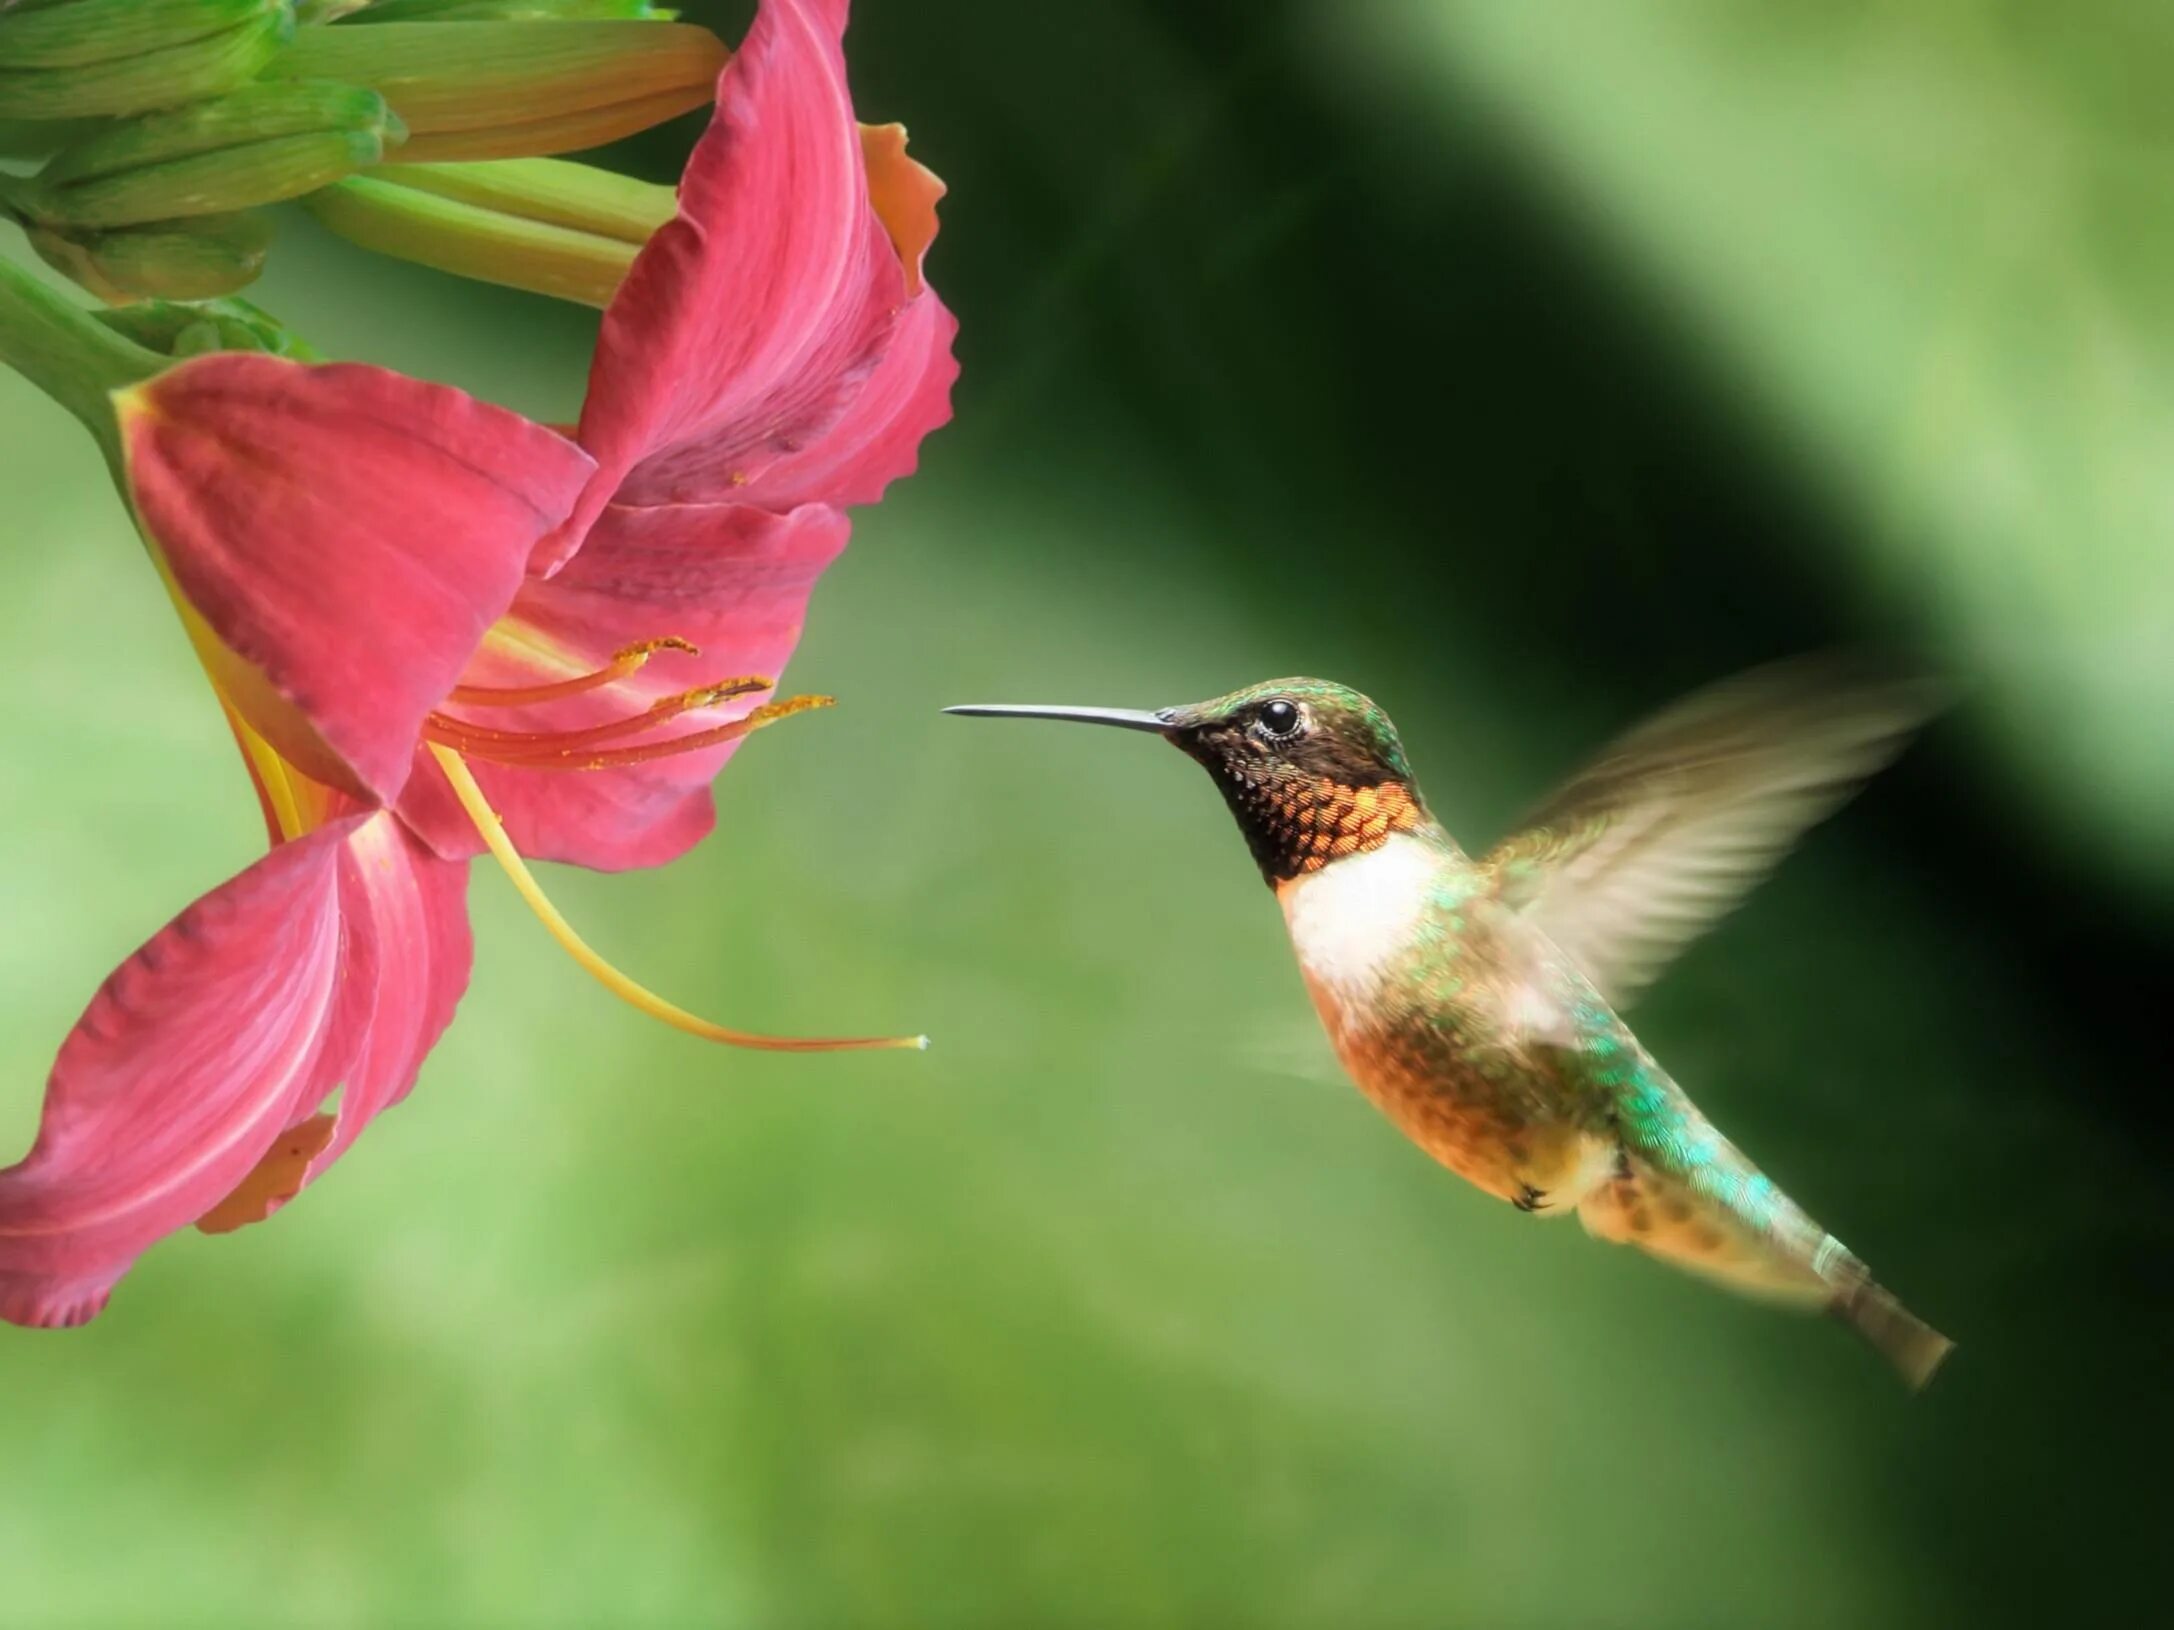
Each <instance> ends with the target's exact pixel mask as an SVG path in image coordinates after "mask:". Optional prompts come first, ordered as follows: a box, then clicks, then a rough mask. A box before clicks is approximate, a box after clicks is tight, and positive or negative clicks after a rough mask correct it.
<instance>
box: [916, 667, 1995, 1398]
mask: <svg viewBox="0 0 2174 1630" xmlns="http://www.w3.org/2000/svg"><path fill="white" fill-rule="evenodd" d="M1938 700H1939V696H1938V692H1937V690H1936V688H1935V687H1934V686H1932V685H1931V684H1929V683H1928V682H1924V681H1920V680H1914V679H1909V678H1903V677H1897V676H1893V675H1884V674H1879V673H1875V672H1872V671H1869V670H1867V669H1865V668H1864V667H1863V666H1862V665H1859V664H1855V663H1852V662H1849V661H1847V660H1843V659H1837V658H1817V657H1815V658H1797V659H1793V660H1790V661H1785V662H1781V663H1776V664H1772V665H1770V666H1768V667H1766V668H1762V669H1755V670H1753V671H1752V672H1750V673H1747V674H1743V675H1740V676H1738V677H1737V678H1735V679H1733V680H1728V681H1724V682H1722V683H1720V684H1717V685H1714V686H1711V687H1709V688H1708V689H1706V690H1703V691H1700V692H1698V693H1695V694H1694V695H1692V696H1691V697H1689V698H1688V699H1686V700H1684V701H1681V702H1678V703H1676V704H1675V705H1673V706H1671V707H1669V708H1666V709H1664V710H1663V711H1662V712H1660V713H1659V714H1657V715H1655V716H1654V717H1652V718H1651V719H1649V720H1647V721H1646V722H1645V723H1643V724H1640V725H1638V726H1636V727H1634V728H1633V729H1631V730H1630V731H1629V732H1628V733H1626V734H1624V735H1623V736H1621V737H1619V738H1617V739H1616V740H1615V741H1614V742H1613V743H1611V744H1610V745H1609V746H1607V747H1606V748H1604V749H1603V750H1602V751H1601V752H1600V753H1599V754H1598V756H1597V757H1595V758H1594V759H1593V760H1592V761H1591V762H1590V763H1588V764H1587V765H1586V766H1585V767H1584V768H1583V769H1582V770H1581V771H1579V772H1578V773H1577V774H1575V775H1573V776H1572V777H1571V778H1570V779H1569V780H1568V781H1567V782H1565V783H1564V784H1563V785H1562V786H1561V787H1560V788H1559V789H1558V790H1557V791H1556V792H1555V793H1554V794H1553V795H1552V796H1550V797H1549V798H1547V799H1546V800H1544V801H1543V802H1542V803H1541V804H1540V805H1539V807H1538V808H1537V809H1535V810H1534V811H1533V812H1532V814H1531V815H1530V816H1529V817H1528V818H1527V819H1526V820H1525V822H1524V823H1523V824H1522V825H1521V826H1520V827H1519V828H1518V829H1517V830H1516V831H1514V832H1513V833H1512V834H1511V835H1510V836H1509V837H1507V838H1505V839H1504V840H1503V841H1502V842H1500V843H1498V844H1497V845H1496V846H1495V847H1494V848H1493V849H1492V850H1490V851H1488V852H1487V853H1486V854H1484V855H1481V856H1477V857H1475V856H1473V855H1471V854H1468V853H1467V852H1466V851H1465V850H1464V849H1462V848H1460V847H1459V846H1458V844H1457V843H1456V841H1455V840H1454V839H1453V838H1451V837H1450V835H1449V833H1448V831H1447V830H1445V829H1444V827H1443V826H1442V824H1441V822H1439V821H1438V820H1436V819H1435V817H1434V814H1433V812H1432V810H1431V809H1430V808H1429V806H1428V803H1427V800H1426V798H1425V796H1424V795H1423V794H1422V793H1421V791H1420V788H1419V782H1418V780H1417V778H1416V777H1415V776H1414V775H1413V773H1412V769H1411V765H1410V763H1409V761H1408V760H1407V759H1406V757H1405V753H1404V746H1403V743H1402V742H1401V741H1400V740H1399V739H1398V736H1397V731H1396V726H1395V725H1394V724H1392V723H1391V722H1390V720H1389V716H1388V715H1387V714H1386V713H1385V712H1383V711H1382V709H1381V708H1380V707H1378V706H1377V705H1376V704H1375V703H1373V702H1372V701H1370V700H1369V699H1368V698H1366V697H1365V696H1362V695H1360V694H1359V693H1358V692H1357V691H1355V690H1350V689H1347V688H1346V687H1345V686H1342V685H1337V684H1332V683H1330V682H1329V681H1327V680H1323V679H1275V680H1270V681H1268V682H1267V683H1265V684H1259V685H1251V686H1248V687H1247V688H1245V689H1243V690H1237V691H1232V692H1231V693H1230V694H1229V695H1227V696H1219V697H1216V698H1215V699H1214V700H1212V701H1207V702H1196V703H1192V704H1190V705H1186V706H1179V707H1166V708H1161V709H1158V710H1156V711H1153V712H1140V711H1132V710H1127V709H1121V708H1102V707H1045V706H1036V705H1010V704H1001V705H999V704H989V705H976V706H967V707H953V708H947V709H945V711H946V712H948V713H962V714H970V715H980V716H1001V717H1009V718H1032V719H1063V720H1070V721H1074V722H1077V723H1081V724H1095V725H1108V726H1114V727H1116V728H1118V729H1122V730H1138V731H1145V732H1148V733H1150V734H1153V735H1158V736H1161V737H1162V738H1163V739H1164V740H1165V741H1167V742H1169V743H1170V744H1171V745H1172V746H1174V747H1176V748H1178V749H1179V750H1180V751H1181V752H1183V753H1185V754H1186V755H1188V756H1189V757H1191V758H1193V759H1194V760H1196V761H1197V762H1198V763H1199V764H1200V765H1202V766H1203V767H1204V768H1205V769H1206V770H1207V772H1208V774H1209V776H1210V777H1211V778H1212V779H1213V781H1214V782H1215V784H1216V786H1217V788H1218V789H1220V791H1221V792H1222V794H1223V798H1224V801H1225V802H1226V803H1227V804H1228V805H1229V807H1230V812H1231V814H1232V815H1233V816H1234V817H1236V819H1237V823H1238V829H1239V831H1240V832H1241V833H1242V834H1243V835H1244V838H1245V842H1246V847H1247V848H1248V850H1250V851H1251V853H1252V857H1253V860H1254V863H1255V864H1256V865H1257V866H1258V867H1259V868H1260V873H1261V876H1262V878H1263V879H1264V880H1265V881H1266V882H1267V884H1268V886H1269V888H1271V889H1272V890H1273V891H1274V892H1275V895H1276V899H1277V902H1278V903H1279V904H1280V905H1281V906H1282V908H1283V917H1284V922H1285V925H1286V926H1287V928H1288V930H1289V933H1290V938H1291V944H1292V948H1293V950H1294V951H1295V952H1296V953H1297V958H1298V965H1299V969H1300V972H1301V974H1302V975H1303V977H1304V980H1305V984H1306V988H1307V991H1308V993H1309V994H1310V995H1311V996H1312V998H1313V1005H1314V1008H1315V1010H1316V1011H1317V1012H1318V1013H1319V1015H1320V1018H1321V1022H1322V1025H1323V1027H1324V1028H1325V1029H1326V1030H1327V1032H1328V1036H1329V1040H1330V1042H1331V1043H1332V1044H1333V1046H1334V1048H1335V1051H1336V1055H1337V1058H1338V1060H1339V1062H1340V1063H1341V1064H1342V1066H1343V1068H1344V1070H1345V1072H1346V1073H1347V1074H1348V1075H1349V1076H1350V1077H1351V1079H1352V1081H1353V1082H1354V1083H1355V1084H1356V1085H1357V1086H1358V1087H1359V1089H1360V1090H1361V1091H1362V1092H1363V1093H1365V1095H1366V1096H1367V1097H1368V1098H1370V1099H1371V1100H1372V1101H1373V1102H1374V1104H1375V1105H1376V1106H1377V1107H1378V1108H1379V1109H1380V1110H1381V1111H1382V1113H1383V1114H1384V1115H1386V1116H1387V1117H1388V1119H1389V1120H1390V1121H1391V1122H1392V1123H1394V1124H1395V1125H1396V1127H1397V1128H1398V1129H1399V1130H1400V1131H1402V1132H1403V1133H1404V1135H1405V1136H1406V1137H1408V1138H1410V1139H1411V1140H1412V1142H1414V1143H1416V1144H1417V1145H1418V1146H1419V1147H1420V1148H1421V1149H1422V1150H1424V1151H1425V1152H1426V1153H1427V1154H1429V1155H1431V1156H1433V1157H1434V1159H1436V1160H1437V1161H1439V1162H1440V1163H1441V1164H1442V1165H1444V1166H1447V1167H1448V1168H1449V1169H1450V1170H1451V1171H1453V1172H1455V1173H1456V1174H1457V1175H1458V1176H1460V1177H1462V1178H1464V1179H1465V1180H1466V1181H1467V1182H1469V1183H1471V1184H1473V1185H1474V1186H1476V1187H1477V1188H1479V1189H1481V1190H1483V1191H1485V1192H1486V1193H1488V1194H1491V1195H1493V1196H1495V1197H1496V1198H1497V1199H1500V1200H1505V1201H1507V1202H1508V1203H1509V1204H1511V1205H1512V1206H1515V1207H1516V1208H1517V1209H1518V1210H1519V1211H1523V1212H1527V1213H1530V1214H1532V1215H1534V1216H1537V1217H1556V1216H1562V1215H1565V1214H1567V1213H1570V1212H1573V1211H1574V1212H1576V1213H1577V1215H1578V1217H1579V1220H1580V1221H1581V1222H1582V1223H1583V1224H1584V1226H1585V1229H1586V1231H1587V1232H1588V1233H1589V1234H1592V1235H1594V1236H1596V1237H1597V1238H1600V1239H1603V1240H1608V1241H1612V1242H1615V1243H1618V1244H1626V1245H1633V1246H1636V1247H1638V1248H1639V1249H1640V1250H1643V1251H1645V1252H1647V1253H1648V1254H1650V1255H1652V1256H1654V1257H1657V1258H1660V1259H1661V1260H1663V1261H1666V1262H1669V1263H1672V1264H1675V1265H1676V1266H1678V1267H1681V1268H1685V1269H1688V1270H1690V1271H1692V1272H1694V1273H1697V1274H1700V1275H1702V1276H1704V1277H1706V1278H1708V1279H1710V1280H1714V1281H1718V1282H1719V1283H1721V1284H1723V1285H1725V1286H1727V1287H1730V1288H1732V1289H1734V1290H1737V1291H1739V1292H1741V1293H1744V1294H1748V1295H1752V1296H1756V1297H1760V1298H1763V1299H1766V1300H1769V1301H1773V1302H1777V1303H1781V1304H1783V1305H1787V1306H1794V1307H1797V1308H1801V1309H1806V1310H1823V1311H1825V1312H1827V1313H1829V1314H1831V1315H1833V1316H1834V1317H1836V1318H1838V1319H1840V1320H1841V1321H1842V1322H1843V1323H1845V1324H1847V1325H1848V1326H1850V1327H1851V1328H1852V1329H1854V1330H1855V1331H1856V1332H1857V1333H1858V1334H1859V1335H1861V1336H1862V1337H1863V1338H1864V1339H1865V1340H1866V1341H1867V1342H1869V1343H1870V1344H1871V1346H1872V1347H1874V1348H1875V1349H1877V1350H1878V1351H1879V1352H1880V1353H1881V1354H1882V1355H1884V1356H1885V1357H1886V1359H1887V1360H1888V1362H1889V1363H1891V1364H1892V1365H1893V1366H1894V1368H1895V1369H1896V1370H1897V1371H1898V1372H1899V1373H1900V1375H1901V1376H1902V1378H1903V1379H1904V1380H1905V1381H1906V1382H1907V1383H1908V1384H1909V1385H1910V1386H1912V1387H1913V1388H1916V1387H1922V1386H1923V1385H1924V1384H1925V1383H1926V1382H1927V1381H1928V1380H1930V1379H1931V1377H1932V1374H1933V1371H1934V1370H1935V1369H1937V1368H1938V1367H1939V1365H1940V1363H1941V1361H1942V1360H1943V1359H1945V1358H1946V1356H1947V1354H1948V1352H1949V1351H1950V1350H1951V1348H1952V1346H1953V1343H1951V1342H1950V1341H1949V1340H1948V1339H1947V1338H1946V1337H1945V1336H1943V1335H1941V1334H1940V1333H1939V1332H1938V1331H1937V1330H1935V1329H1933V1328H1932V1326H1930V1325H1929V1324H1926V1323H1925V1322H1924V1321H1923V1320H1921V1319H1919V1318H1917V1317H1916V1316H1915V1315H1914V1314H1912V1313H1910V1312H1909V1311H1908V1310H1907V1309H1906V1308H1904V1306H1903V1305H1902V1303H1901V1302H1900V1301H1899V1300H1897V1299H1896V1298H1895V1297H1894V1296H1893V1295H1892V1294H1890V1293H1889V1292H1888V1291H1887V1290H1886V1289H1885V1288H1884V1287H1882V1286H1881V1285H1880V1284H1879V1283H1877V1282H1876V1281H1875V1280H1874V1279H1873V1277H1872V1275H1871V1272H1870V1270H1868V1269H1867V1268H1866V1266H1865V1265H1864V1263H1862V1262H1861V1261H1859V1260H1858V1259H1857V1257H1856V1256H1854V1255H1853V1254H1851V1252H1850V1251H1849V1250H1847V1249H1846V1248H1845V1247H1844V1246H1843V1245H1842V1243H1841V1242H1840V1241H1839V1240H1837V1239H1836V1238H1835V1237H1834V1236H1833V1235H1832V1234H1830V1233H1828V1232H1827V1231H1826V1229H1825V1228H1823V1227H1822V1226H1821V1225H1820V1224H1818V1223H1816V1222H1814V1221H1813V1220H1812V1219H1811V1217H1810V1216H1809V1215H1807V1214H1806V1213H1805V1212H1804V1210H1803V1209H1802V1208H1801V1207H1799V1206H1798V1205H1797V1204H1796V1203H1795V1202H1794V1201H1793V1200H1791V1199H1790V1198H1789V1197H1788V1195H1786V1194H1784V1193H1783V1192H1782V1191H1781V1189H1780V1188H1778V1187H1777V1186H1776V1185H1775V1183H1774V1182H1773V1181H1772V1180H1771V1179H1770V1178H1768V1177H1767V1176H1766V1175H1765V1174H1764V1173H1763V1172H1761V1171H1760V1170H1759V1168H1758V1167H1756V1166H1755V1165H1753V1164H1752V1163H1751V1161H1750V1160H1749V1159H1748V1158H1746V1157H1745V1156H1744V1154H1743V1153H1742V1152H1741V1151H1739V1150H1738V1149H1737V1147H1736V1146H1735V1145H1734V1144H1733V1143H1731V1142H1730V1141H1729V1140H1728V1139H1727V1138H1726V1137H1724V1136H1722V1134H1721V1133H1720V1131H1719V1130H1717V1129H1716V1128H1715V1126H1714V1125H1713V1123H1712V1122H1711V1121H1709V1120H1708V1119H1707V1118H1706V1117H1705V1115H1704V1114H1702V1113H1701V1112H1700V1111H1699V1109H1698V1106H1697V1105H1695V1104H1694V1103H1693V1102H1692V1101H1691V1099H1690V1097H1689V1095H1688V1094H1686V1093H1685V1092H1684V1090H1683V1089H1682V1088H1681V1087H1679V1086H1678V1085H1677V1084H1676V1082H1675V1081H1674V1079H1673V1078H1671V1077H1670V1075H1669V1074H1668V1072H1667V1071H1666V1070H1664V1069H1663V1068H1662V1067H1661V1065H1660V1064H1659V1063H1658V1062H1656V1060H1655V1059H1654V1057H1653V1055H1652V1053H1651V1052H1649V1051H1648V1050H1647V1048H1646V1047H1645V1045H1644V1044H1643V1043H1642V1042H1641V1041H1640V1040H1639V1039H1638V1036H1637V1035H1636V1034H1635V1033H1634V1032H1633V1031H1632V1029H1631V1028H1630V1026H1629V1025H1628V1024H1627V1023H1626V1022H1625V1021H1624V1019H1623V1017H1622V1014H1623V1011H1624V1010H1625V1009H1626V1008H1627V1007H1629V1006H1630V1004H1631V1003H1632V1002H1633V1001H1634V1000H1635V999H1636V998H1637V996H1638V995H1639V993H1640V992H1641V991H1642V990H1644V989H1645V987H1646V986H1647V984H1648V983H1650V982H1651V981H1652V979H1653V978H1654V977H1655V976H1656V975H1657V974H1659V973H1660V971H1661V970H1662V969H1663V967H1665V966H1666V964H1667V963H1668V962H1669V960H1670V959H1671V958H1672V957H1673V956H1674V955H1675V954H1676V953H1677V952H1678V951H1680V950H1681V949H1682V948H1683V947H1684V946H1685V945H1687V944H1688V943H1689V942H1690V941H1691V940H1692V939H1694V938H1695V937H1696V936H1697V935H1698V934H1700V933H1701V932H1702V931H1703V930H1704V929H1705V928H1707V927H1708V926H1709V925H1711V924H1712V923H1713V922H1714V921H1715V920H1716V919H1718V918H1719V917H1720V916H1722V915H1723V914H1724V913H1726V912H1728V911H1730V910H1731V909H1733V908H1734V907H1735V906H1736V904H1737V903H1738V902H1739V901H1740V900H1741V899H1742V897H1743V896H1744V895H1745V893H1747V892H1748V891H1749V890H1750V889H1751V887H1752V886H1753V885H1754V884H1756V883H1757V882H1758V881H1759V880H1760V878H1761V877H1763V876H1764V875H1765V873H1766V872H1767V871H1768V870H1769V869H1770V868H1771V867H1772V866H1773V865H1774V864H1775V863H1776V862H1777V861H1778V860H1779V859H1780V858H1781V856H1782V854H1783V853H1784V852H1785V851H1786V850H1787V849H1788V848H1789V846H1790V845H1791V844H1792V843H1793V842H1794V841H1795V839H1796V838H1797V837H1798V835H1799V834H1801V833H1802V832H1803V831H1804V830H1805V829H1806V828H1807V827H1809V826H1811V825H1813V824H1814V823H1815V822H1817V821H1819V820H1821V819H1823V818H1824V817H1825V816H1826V815H1827V814H1829V813H1830V812H1832V811H1833V810H1834V809H1835V808H1836V807H1837V806H1838V805H1839V804H1840V803H1841V802H1842V801H1843V800H1844V799H1845V798H1847V797H1848V796H1849V795H1850V794H1851V793H1852V792H1853V791H1854V790H1855V789H1856V787H1857V786H1858V785H1859V784H1860V783H1861V782H1862V781H1864V780H1865V779H1866V778H1867V777H1869V776H1870V775H1872V774H1873V773H1874V772H1875V771H1877V770H1878V769H1880V768H1881V767H1882V766H1884V765H1885V764H1886V763H1887V762H1888V761H1889V760H1890V759H1892V758H1893V757H1894V756H1895V755H1896V754H1897V753H1899V752H1900V751H1901V749H1902V747H1903V746H1904V745H1905V744H1906V742H1907V739H1908V737H1909V735H1910V734H1911V733H1912V732H1913V731H1914V730H1915V729H1916V727H1917V726H1918V725H1919V724H1921V723H1922V722H1923V721H1924V720H1925V719H1926V718H1927V717H1928V716H1929V715H1930V714H1931V713H1932V712H1933V711H1935V709H1936V707H1937V704H1938Z"/></svg>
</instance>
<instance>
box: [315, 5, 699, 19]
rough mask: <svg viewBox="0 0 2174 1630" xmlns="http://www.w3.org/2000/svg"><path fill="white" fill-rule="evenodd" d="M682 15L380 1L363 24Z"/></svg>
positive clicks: (634, 9)
mask: <svg viewBox="0 0 2174 1630" xmlns="http://www.w3.org/2000/svg"><path fill="white" fill-rule="evenodd" d="M678 15H679V13H678V12H676V11H666V10H662V9H660V8H658V7H656V6H653V5H651V4H650V3H649V0H377V3H376V4H375V5H372V6H370V7H369V9H368V10H367V11H365V12H364V13H363V15H362V16H360V17H358V18H356V19H355V20H356V21H357V22H362V23H492V22H499V23H564V22H601V21H604V20H605V19H607V18H625V19H626V20H628V21H630V22H645V23H668V22H670V21H671V20H672V19H673V18H675V17H677V16H678Z"/></svg>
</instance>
